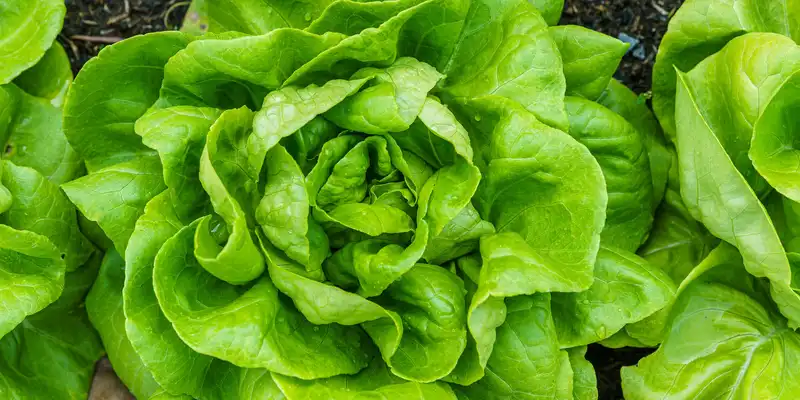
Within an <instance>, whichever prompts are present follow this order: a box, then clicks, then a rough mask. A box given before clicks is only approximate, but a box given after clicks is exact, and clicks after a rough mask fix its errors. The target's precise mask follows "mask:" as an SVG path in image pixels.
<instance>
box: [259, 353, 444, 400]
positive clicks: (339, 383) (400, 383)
mask: <svg viewBox="0 0 800 400" xmlns="http://www.w3.org/2000/svg"><path fill="white" fill-rule="evenodd" d="M273 378H274V379H275V382H276V383H277V385H278V387H279V388H280V389H281V390H282V391H283V392H284V393H285V395H286V398H288V399H309V400H312V399H320V400H321V399H333V400H338V399H358V398H370V397H375V398H408V399H415V400H447V399H455V398H456V396H455V395H454V394H453V391H452V390H451V389H450V387H449V386H447V384H443V383H417V382H407V381H404V380H402V379H400V378H398V377H396V376H394V375H392V374H391V373H390V372H389V371H388V370H387V369H386V367H385V366H383V365H381V363H380V362H372V363H370V365H369V366H368V367H367V368H365V369H364V370H362V371H361V372H359V373H358V374H356V375H353V376H346V375H345V376H337V377H333V378H328V379H320V380H315V381H303V380H300V379H296V378H290V377H287V376H281V375H277V374H276V375H273Z"/></svg>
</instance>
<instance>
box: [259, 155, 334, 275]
mask: <svg viewBox="0 0 800 400" xmlns="http://www.w3.org/2000/svg"><path fill="white" fill-rule="evenodd" d="M266 169H267V180H266V182H265V186H264V197H262V198H261V202H260V203H259V204H258V208H257V209H256V220H257V221H258V224H259V225H260V226H261V229H262V230H263V232H264V235H265V236H266V237H267V239H268V240H269V241H270V242H271V243H272V244H274V245H275V246H276V247H277V248H278V249H280V250H281V251H283V252H285V253H286V254H287V255H288V256H289V257H290V258H291V259H293V260H295V261H297V262H299V263H300V264H302V265H304V266H306V267H305V269H306V271H307V272H308V273H309V274H310V275H311V276H314V277H316V279H318V280H322V277H323V276H322V262H323V260H324V259H325V258H326V257H327V256H328V251H329V250H328V247H329V246H328V237H327V236H325V234H324V232H323V233H322V234H320V235H313V232H309V228H310V227H309V225H312V224H315V222H313V221H310V220H309V217H310V213H309V202H308V193H307V192H306V186H305V178H304V176H303V173H302V171H300V167H298V166H297V163H295V161H294V160H293V159H292V157H291V156H290V155H289V153H288V152H287V151H286V149H284V148H283V147H282V146H280V145H278V146H276V147H274V148H272V150H270V151H269V153H267V160H266ZM311 229H314V228H313V227H312V228H311ZM317 229H320V228H317ZM312 238H318V239H319V240H315V241H314V242H313V243H312V241H311V239H312Z"/></svg>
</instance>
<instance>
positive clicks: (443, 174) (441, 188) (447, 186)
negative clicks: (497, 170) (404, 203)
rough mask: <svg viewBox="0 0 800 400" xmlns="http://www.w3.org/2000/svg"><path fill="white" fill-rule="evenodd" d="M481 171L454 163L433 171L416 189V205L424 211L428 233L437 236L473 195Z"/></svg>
mask: <svg viewBox="0 0 800 400" xmlns="http://www.w3.org/2000/svg"><path fill="white" fill-rule="evenodd" d="M480 180H481V172H480V170H478V168H476V167H475V166H473V165H472V164H467V163H466V162H463V161H462V162H458V163H456V164H453V165H448V166H446V167H444V168H442V169H440V170H438V171H436V173H435V174H433V176H432V177H430V179H428V181H427V182H425V186H423V187H422V191H421V192H420V199H419V207H420V209H421V210H423V211H424V212H423V213H422V214H421V215H419V217H422V218H425V220H426V221H427V222H428V225H429V227H430V230H431V235H438V234H439V233H441V232H442V230H444V228H445V227H446V226H447V224H449V223H450V221H452V220H453V218H455V217H456V216H457V215H458V214H459V213H461V211H462V210H464V208H465V207H466V206H467V205H470V204H471V203H470V199H472V197H473V196H474V195H475V191H476V190H477V189H478V184H479V183H480Z"/></svg>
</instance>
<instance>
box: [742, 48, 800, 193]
mask: <svg viewBox="0 0 800 400" xmlns="http://www.w3.org/2000/svg"><path fill="white" fill-rule="evenodd" d="M798 52H800V50H798ZM798 99H800V62H798V63H797V68H796V69H795V72H794V73H793V74H792V75H791V76H790V77H789V78H788V79H787V80H786V81H785V82H783V83H782V85H781V87H780V89H778V90H777V92H776V93H775V94H774V96H773V97H772V99H770V102H769V104H768V105H766V106H765V107H764V109H763V112H762V113H761V115H760V116H759V118H758V121H757V122H756V124H755V126H754V127H753V140H752V142H751V147H750V151H749V153H748V154H749V155H750V159H751V160H752V161H753V167H755V169H756V170H757V171H758V173H759V174H761V176H763V177H764V179H766V180H767V182H768V183H769V184H770V186H772V187H773V188H775V190H777V191H778V192H780V193H781V194H783V195H784V196H786V197H788V198H790V199H792V200H794V201H800V180H798V177H797V171H798V169H799V168H800V164H798V161H797V160H798V155H799V154H800V151H798V149H797V148H796V145H795V140H796V139H797V137H798V136H800V129H798V127H799V126H800V125H798V123H797V111H798V107H800V101H798Z"/></svg>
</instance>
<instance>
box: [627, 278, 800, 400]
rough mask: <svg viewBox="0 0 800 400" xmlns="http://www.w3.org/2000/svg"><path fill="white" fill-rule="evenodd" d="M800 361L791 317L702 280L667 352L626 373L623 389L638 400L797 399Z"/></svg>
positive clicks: (683, 299)
mask: <svg viewBox="0 0 800 400" xmlns="http://www.w3.org/2000/svg"><path fill="white" fill-rule="evenodd" d="M797 362H800V335H798V334H797V333H795V332H794V331H792V330H789V329H788V328H787V327H786V322H785V319H783V318H781V317H780V316H776V315H774V314H772V313H771V310H769V309H766V308H764V305H763V303H760V302H758V301H756V300H754V299H753V298H752V297H750V296H748V295H747V294H746V293H745V292H742V291H740V290H737V289H736V288H734V287H731V286H728V285H725V284H721V283H713V282H712V283H705V282H698V283H695V284H692V285H690V286H689V287H688V288H687V289H686V290H684V291H683V292H682V294H681V295H680V297H679V300H678V302H677V303H676V304H675V307H674V308H673V320H672V325H671V329H670V331H669V332H668V334H667V337H666V339H665V341H664V344H663V345H662V346H661V348H659V350H657V351H656V352H655V353H654V354H652V355H650V356H648V357H645V358H644V359H643V360H642V361H640V362H639V365H638V366H636V367H625V368H623V369H622V387H623V391H624V393H625V397H626V398H630V399H640V398H653V397H669V398H675V399H696V398H703V397H708V396H710V397H718V396H720V395H725V396H730V397H733V398H738V397H753V398H778V399H789V398H791V397H793V396H794V393H796V391H797V390H798V389H800V386H799V385H798V382H800V379H798V376H797V371H796V369H794V368H792V367H791V366H792V365H795V364H796V363H797Z"/></svg>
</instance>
